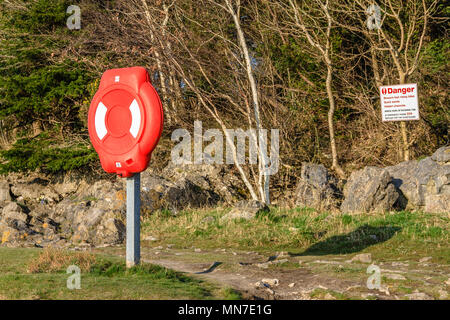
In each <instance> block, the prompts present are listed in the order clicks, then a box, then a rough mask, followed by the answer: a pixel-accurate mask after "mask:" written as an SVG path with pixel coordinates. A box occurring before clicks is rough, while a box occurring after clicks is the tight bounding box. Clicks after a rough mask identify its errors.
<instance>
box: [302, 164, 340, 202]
mask: <svg viewBox="0 0 450 320" xmlns="http://www.w3.org/2000/svg"><path fill="white" fill-rule="evenodd" d="M336 185H337V180H336V179H335V178H334V177H333V176H331V175H330V173H329V172H328V170H327V169H326V168H325V167H324V166H323V165H321V164H312V163H303V164H302V170H301V176H300V179H299V181H298V184H297V188H296V191H295V205H296V206H301V207H311V208H314V209H317V210H330V209H332V208H336V207H337V205H338V202H339V197H340V192H339V191H338V188H337V186H336Z"/></svg>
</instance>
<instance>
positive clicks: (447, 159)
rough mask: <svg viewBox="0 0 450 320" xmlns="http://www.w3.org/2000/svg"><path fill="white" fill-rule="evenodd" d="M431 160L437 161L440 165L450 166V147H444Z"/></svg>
mask: <svg viewBox="0 0 450 320" xmlns="http://www.w3.org/2000/svg"><path fill="white" fill-rule="evenodd" d="M431 160H433V161H435V162H436V163H438V164H440V165H449V164H450V147H449V146H447V147H442V148H439V149H437V150H436V152H435V153H433V155H432V156H431Z"/></svg>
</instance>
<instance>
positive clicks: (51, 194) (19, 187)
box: [11, 178, 61, 202]
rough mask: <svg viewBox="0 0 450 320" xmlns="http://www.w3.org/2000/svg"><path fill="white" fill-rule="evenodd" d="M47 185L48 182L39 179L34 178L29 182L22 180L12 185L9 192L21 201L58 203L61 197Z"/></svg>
mask: <svg viewBox="0 0 450 320" xmlns="http://www.w3.org/2000/svg"><path fill="white" fill-rule="evenodd" d="M49 183H50V181H49V180H46V179H41V178H35V179H32V180H29V181H27V180H25V181H23V180H22V181H19V182H15V183H13V185H12V186H11V192H12V194H13V195H14V196H15V197H16V198H18V197H22V198H23V199H25V200H28V201H31V202H33V201H34V202H40V201H47V202H58V201H60V200H61V196H60V195H59V193H58V192H56V190H55V189H54V188H53V187H52V186H51V185H50V184H49Z"/></svg>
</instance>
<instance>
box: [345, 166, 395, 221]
mask: <svg viewBox="0 0 450 320" xmlns="http://www.w3.org/2000/svg"><path fill="white" fill-rule="evenodd" d="M400 197H401V194H400V193H399V192H398V190H397V188H396V187H395V185H394V184H393V181H392V177H391V176H390V175H389V172H388V171H387V170H386V169H382V168H377V167H365V168H364V169H362V170H358V171H355V172H353V173H352V174H351V176H350V178H349V180H348V181H347V183H346V184H345V187H344V201H343V202H342V205H341V211H342V212H349V213H353V212H373V211H376V212H378V211H390V210H393V209H395V207H396V204H397V201H398V200H399V199H400Z"/></svg>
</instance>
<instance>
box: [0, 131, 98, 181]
mask: <svg viewBox="0 0 450 320" xmlns="http://www.w3.org/2000/svg"><path fill="white" fill-rule="evenodd" d="M0 156H1V157H2V158H3V159H5V160H6V161H5V162H4V163H2V164H0V173H7V172H17V171H28V170H31V171H34V170H36V169H38V168H39V169H41V170H42V171H44V172H58V171H66V170H72V169H76V168H80V167H84V166H86V165H88V164H89V163H90V162H91V161H93V160H97V159H98V156H97V154H96V153H95V151H94V149H93V148H92V147H90V146H86V145H84V144H78V145H73V146H70V147H60V146H58V145H55V141H54V139H51V138H48V137H47V135H46V134H41V135H40V136H38V137H36V138H33V139H28V138H23V139H19V140H17V142H16V143H15V144H14V145H13V146H12V148H11V149H8V150H1V151H0Z"/></svg>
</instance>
